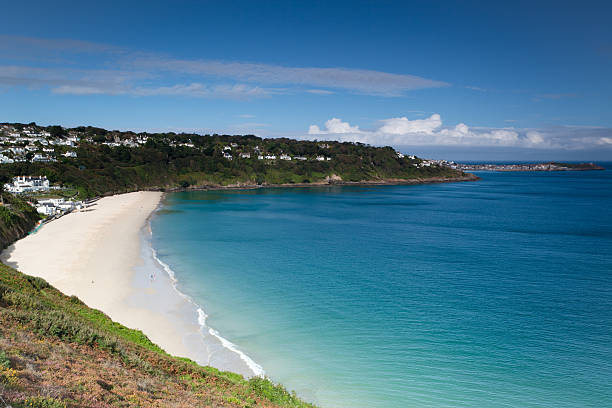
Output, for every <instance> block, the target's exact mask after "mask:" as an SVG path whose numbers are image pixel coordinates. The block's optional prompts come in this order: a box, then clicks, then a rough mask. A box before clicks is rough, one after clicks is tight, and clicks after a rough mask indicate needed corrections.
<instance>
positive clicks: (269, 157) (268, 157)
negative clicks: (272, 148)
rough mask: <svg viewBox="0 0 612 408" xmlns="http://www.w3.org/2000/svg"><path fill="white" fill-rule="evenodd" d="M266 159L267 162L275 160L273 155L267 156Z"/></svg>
mask: <svg viewBox="0 0 612 408" xmlns="http://www.w3.org/2000/svg"><path fill="white" fill-rule="evenodd" d="M266 159H268V160H276V155H274V154H267V155H266Z"/></svg>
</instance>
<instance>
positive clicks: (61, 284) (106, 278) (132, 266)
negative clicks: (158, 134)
mask: <svg viewBox="0 0 612 408" xmlns="http://www.w3.org/2000/svg"><path fill="white" fill-rule="evenodd" d="M163 195H164V194H163V193H161V192H151V191H140V192H133V193H127V194H119V195H114V196H107V197H104V198H101V199H100V200H99V201H98V202H97V205H96V206H95V207H92V209H91V210H90V211H86V212H73V213H70V214H66V215H65V216H63V217H61V218H58V219H55V220H53V222H48V223H45V224H44V226H43V227H42V228H40V229H39V230H38V231H37V232H36V233H35V234H29V235H27V236H26V237H25V238H23V239H21V240H18V241H17V242H15V243H13V244H12V245H10V246H9V247H8V248H6V249H5V250H4V251H2V253H1V255H0V259H1V260H2V262H3V263H5V264H7V265H8V266H11V267H14V268H15V269H18V270H20V271H21V272H23V273H26V274H28V275H32V276H38V277H41V278H43V279H45V280H46V281H47V282H49V283H50V284H51V285H53V286H54V287H56V288H57V289H58V290H60V291H61V292H63V293H64V294H66V295H68V296H70V295H75V296H77V297H78V298H79V299H80V300H82V301H83V302H84V303H85V304H87V305H88V306H89V307H92V308H95V309H98V310H100V311H102V312H103V313H105V314H106V315H108V316H109V317H110V318H111V319H113V320H114V321H117V322H119V323H121V324H123V325H125V326H127V327H130V328H133V329H138V330H141V331H142V332H143V333H144V334H145V335H146V336H147V337H148V338H149V339H150V340H151V341H152V342H153V343H155V344H157V345H158V346H160V347H161V348H162V349H163V350H165V351H166V352H167V353H169V354H172V355H174V356H178V357H187V358H189V359H191V360H194V361H196V362H197V363H198V364H200V365H211V366H214V367H216V368H218V369H220V370H227V371H233V372H237V373H239V374H242V375H244V376H247V377H251V376H253V375H256V374H260V375H261V374H263V371H261V372H257V370H256V368H257V367H258V366H257V365H256V364H255V363H254V362H253V363H254V364H255V369H253V368H252V367H250V366H249V364H248V361H247V360H245V359H244V358H242V355H241V354H239V350H235V351H234V350H231V349H229V348H228V347H227V346H228V345H229V346H233V344H232V343H230V342H227V340H225V339H223V338H222V337H221V336H220V335H218V333H216V332H214V330H213V329H211V328H208V327H207V326H206V325H205V319H203V316H202V314H204V312H203V311H202V310H201V308H199V306H198V305H197V304H196V303H195V302H194V301H193V300H191V298H189V296H187V295H184V294H183V293H181V292H180V291H179V290H178V288H177V287H176V281H175V280H174V281H173V279H172V275H171V273H170V272H168V271H164V267H163V264H162V263H161V262H160V261H159V259H158V258H157V257H156V256H155V255H156V254H155V252H154V250H153V248H152V246H150V245H149V244H150V233H151V227H150V222H151V219H152V217H153V215H154V214H155V212H156V211H157V210H158V209H159V207H160V205H161V202H162V198H163ZM147 235H148V236H147ZM166 272H167V273H166ZM200 311H201V313H200ZM204 316H205V314H204ZM205 328H207V329H208V331H205V330H204V329H205ZM213 332H214V333H213ZM169 333H170V334H171V335H169ZM224 342H227V344H225V343H224ZM234 347H235V346H234ZM245 357H246V356H245ZM247 358H248V357H247ZM251 361H252V360H251Z"/></svg>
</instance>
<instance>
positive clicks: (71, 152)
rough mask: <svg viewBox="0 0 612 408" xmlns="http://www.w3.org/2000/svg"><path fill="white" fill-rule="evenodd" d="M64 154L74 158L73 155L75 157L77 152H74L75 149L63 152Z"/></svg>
mask: <svg viewBox="0 0 612 408" xmlns="http://www.w3.org/2000/svg"><path fill="white" fill-rule="evenodd" d="M64 156H65V157H72V158H75V157H77V154H76V152H75V151H69V152H66V153H64Z"/></svg>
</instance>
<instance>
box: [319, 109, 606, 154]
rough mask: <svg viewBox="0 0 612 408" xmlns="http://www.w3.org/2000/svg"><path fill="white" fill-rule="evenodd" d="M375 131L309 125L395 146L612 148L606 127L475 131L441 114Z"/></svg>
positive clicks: (392, 122) (334, 123) (386, 123)
mask: <svg viewBox="0 0 612 408" xmlns="http://www.w3.org/2000/svg"><path fill="white" fill-rule="evenodd" d="M380 122H381V123H382V125H381V126H380V127H379V128H377V129H374V130H362V129H360V128H359V127H358V126H352V125H351V124H350V123H348V122H343V121H341V120H340V119H337V118H333V119H330V120H328V121H327V122H325V130H321V129H319V127H318V126H317V125H312V126H310V128H309V130H308V134H309V135H329V136H332V137H333V138H334V139H336V140H340V141H351V142H361V143H368V144H372V145H393V146H499V147H526V148H540V149H541V148H561V149H583V148H588V147H589V146H591V147H593V146H595V145H612V129H603V128H596V129H593V128H569V129H568V128H554V129H515V128H497V129H490V128H484V129H483V128H475V129H472V128H470V127H469V126H468V125H466V124H465V123H459V124H457V125H455V126H454V127H444V126H443V123H442V119H441V117H440V115H438V114H433V115H431V116H430V117H428V118H426V119H414V120H410V119H408V118H406V117H400V118H390V119H384V120H381V121H380Z"/></svg>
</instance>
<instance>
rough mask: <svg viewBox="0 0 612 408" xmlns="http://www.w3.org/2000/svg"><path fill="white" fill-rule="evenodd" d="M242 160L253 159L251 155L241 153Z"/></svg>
mask: <svg viewBox="0 0 612 408" xmlns="http://www.w3.org/2000/svg"><path fill="white" fill-rule="evenodd" d="M240 158H241V159H250V158H251V153H240Z"/></svg>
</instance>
